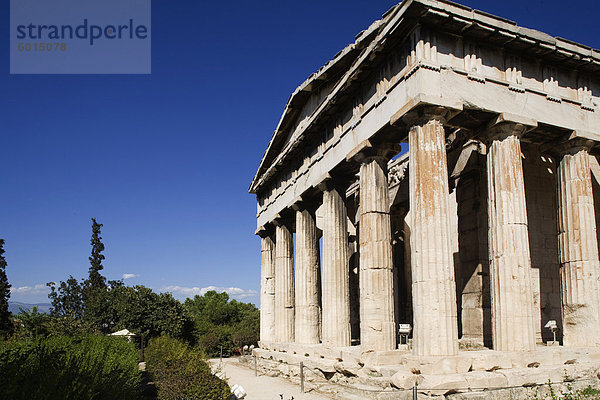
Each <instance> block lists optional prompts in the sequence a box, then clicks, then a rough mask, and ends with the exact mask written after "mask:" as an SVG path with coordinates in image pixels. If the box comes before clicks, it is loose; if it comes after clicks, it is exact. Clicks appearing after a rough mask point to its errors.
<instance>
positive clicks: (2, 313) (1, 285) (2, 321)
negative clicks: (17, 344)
mask: <svg viewBox="0 0 600 400" xmlns="http://www.w3.org/2000/svg"><path fill="white" fill-rule="evenodd" d="M6 265H7V264H6V259H5V258H4V239H0V332H4V333H10V332H11V331H12V326H13V325H12V320H11V316H10V312H9V311H8V299H9V298H10V284H9V283H8V277H7V276H6Z"/></svg>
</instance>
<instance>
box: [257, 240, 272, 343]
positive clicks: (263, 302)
mask: <svg viewBox="0 0 600 400" xmlns="http://www.w3.org/2000/svg"><path fill="white" fill-rule="evenodd" d="M260 340H261V341H263V342H273V341H275V243H273V238H272V237H271V236H265V237H261V239H260Z"/></svg>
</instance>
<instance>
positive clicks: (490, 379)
mask: <svg viewBox="0 0 600 400" xmlns="http://www.w3.org/2000/svg"><path fill="white" fill-rule="evenodd" d="M465 379H466V380H467V383H468V384H469V389H471V390H482V389H487V390H489V389H495V388H502V387H506V386H507V379H506V376H504V375H502V374H500V373H497V372H485V371H472V372H469V373H467V374H465Z"/></svg>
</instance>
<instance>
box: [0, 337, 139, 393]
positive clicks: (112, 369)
mask: <svg viewBox="0 0 600 400" xmlns="http://www.w3.org/2000/svg"><path fill="white" fill-rule="evenodd" d="M0 346H1V347H0V376H1V377H2V384H0V399H12V400H19V399H27V400H29V399H36V400H46V399H48V400H53V399H57V400H58V399H60V400H71V399H72V400H87V399H93V400H114V399H138V398H139V397H140V372H139V371H138V366H137V365H138V352H137V350H136V348H135V346H134V345H133V344H132V343H128V342H127V341H125V340H123V339H122V338H114V337H106V336H91V335H89V336H81V337H65V336H54V337H49V338H44V339H38V340H34V341H30V342H23V341H21V342H6V343H4V344H1V345H0Z"/></svg>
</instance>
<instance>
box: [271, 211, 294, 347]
mask: <svg viewBox="0 0 600 400" xmlns="http://www.w3.org/2000/svg"><path fill="white" fill-rule="evenodd" d="M275 224H276V227H275V337H276V338H277V341H278V342H280V343H287V342H293V341H294V328H295V321H294V318H295V315H294V314H295V312H294V239H293V236H292V232H291V231H290V225H291V224H289V223H286V222H284V221H282V220H276V221H275Z"/></svg>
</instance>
